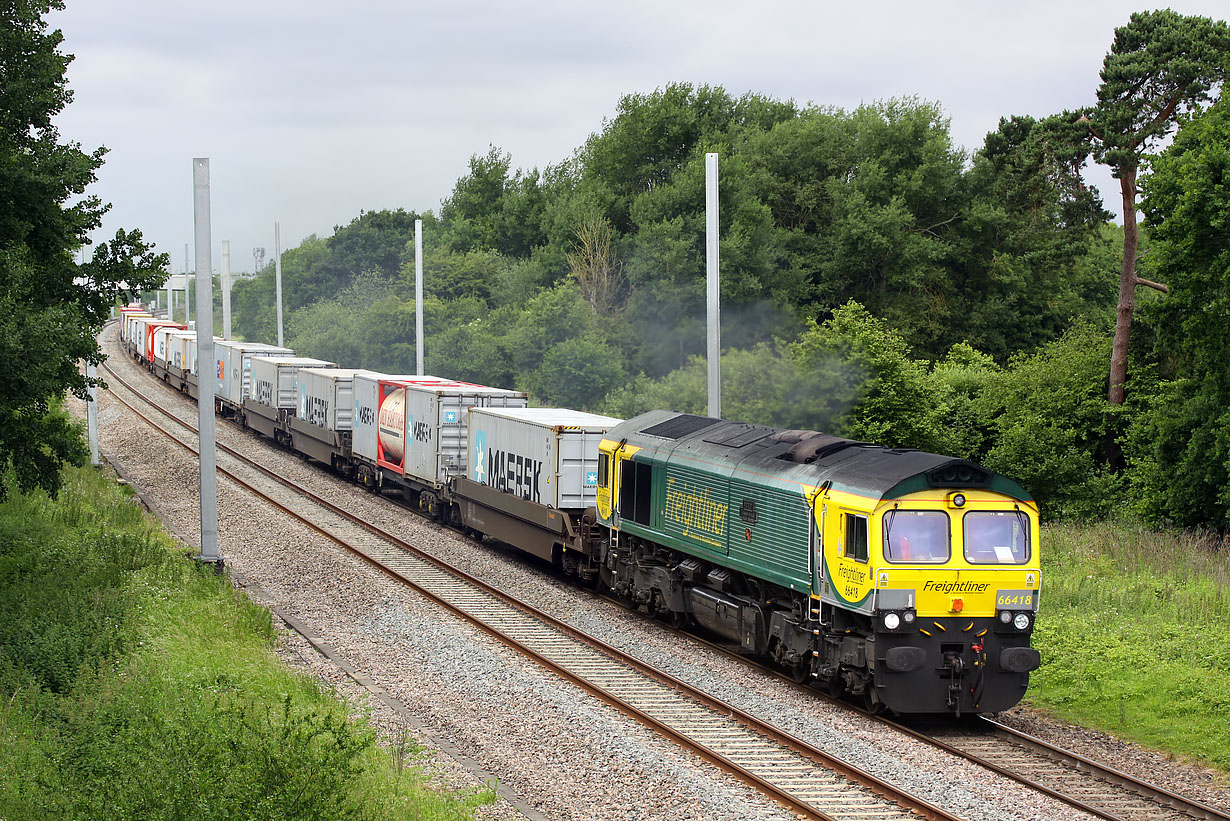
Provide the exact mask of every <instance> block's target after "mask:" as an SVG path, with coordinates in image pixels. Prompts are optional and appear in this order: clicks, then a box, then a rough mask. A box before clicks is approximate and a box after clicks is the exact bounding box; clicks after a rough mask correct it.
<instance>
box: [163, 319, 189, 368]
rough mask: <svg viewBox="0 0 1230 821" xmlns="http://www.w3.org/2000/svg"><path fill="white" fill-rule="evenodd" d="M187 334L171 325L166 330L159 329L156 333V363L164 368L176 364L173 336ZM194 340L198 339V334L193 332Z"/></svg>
mask: <svg viewBox="0 0 1230 821" xmlns="http://www.w3.org/2000/svg"><path fill="white" fill-rule="evenodd" d="M182 333H186V331H184V329H183V328H176V327H175V326H173V325H169V326H167V327H165V328H159V329H158V330H156V331H154V362H156V363H158V364H159V365H161V366H162V367H163V368H165V367H167V366H168V365H171V364H173V363H174V360H175V355H174V348H173V347H172V344H171V336H172V335H173V334H182ZM192 337H193V339H195V338H196V332H195V331H194V332H192Z"/></svg>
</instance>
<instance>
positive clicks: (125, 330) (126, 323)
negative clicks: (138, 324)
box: [120, 311, 154, 344]
mask: <svg viewBox="0 0 1230 821" xmlns="http://www.w3.org/2000/svg"><path fill="white" fill-rule="evenodd" d="M153 318H154V315H153V314H151V313H150V312H149V311H128V312H126V313H125V314H124V315H123V316H122V317H120V341H122V342H124V343H125V344H128V343H129V342H130V340H131V339H132V329H133V327H135V326H134V324H133V323H134V322H135V321H136V320H138V319H153Z"/></svg>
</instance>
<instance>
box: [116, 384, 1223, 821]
mask: <svg viewBox="0 0 1230 821" xmlns="http://www.w3.org/2000/svg"><path fill="white" fill-rule="evenodd" d="M110 373H111V374H112V375H113V376H114V377H115V378H116V380H117V381H120V382H121V383H122V384H124V385H125V386H126V388H127V389H128V390H129V391H131V392H132V393H134V394H135V395H137V396H142V394H141V392H140V391H139V390H137V389H136V388H134V387H132V386H131V385H128V383H126V382H125V381H124V380H123V379H122V378H121V377H120V376H119V375H118V374H115V373H114V371H110ZM117 398H118V397H117ZM142 398H143V399H144V397H143V396H142ZM121 401H123V400H121ZM144 401H149V400H144ZM125 404H128V403H125ZM150 404H151V405H153V406H154V407H156V408H157V409H158V410H159V411H160V412H162V413H164V414H166V415H167V416H169V417H170V418H172V419H174V420H175V421H176V422H177V424H180V425H183V426H185V427H186V428H188V429H192V430H194V428H193V426H192V424H191V423H190V422H186V421H184V420H183V419H180V418H179V417H177V416H175V415H174V414H172V413H170V412H169V411H166V410H164V409H162V408H160V407H158V406H157V405H156V404H154V403H152V402H151V403H150ZM130 407H131V405H130ZM134 410H135V409H134ZM140 415H142V416H143V417H144V414H140ZM146 418H147V417H146ZM167 435H168V436H171V438H176V437H174V436H173V435H172V434H170V433H169V432H168V433H167ZM181 444H182V443H181ZM219 450H220V451H224V452H228V453H229V454H230V455H231V456H232V457H234V458H237V459H242V460H245V461H247V460H246V457H243V456H241V455H240V454H238V453H237V452H235V451H232V450H230V449H229V448H226V447H225V446H223V445H221V444H219ZM253 464H254V463H253ZM253 469H255V470H260V471H264V472H265V474H268V476H266V479H270V478H271V477H272V476H273V475H274V474H273V472H272V471H267V470H265V469H264V468H261V467H259V466H256V467H255V468H253ZM277 481H281V480H280V479H279V480H277ZM254 492H257V493H260V492H261V491H257V490H254ZM295 492H302V493H308V494H311V491H306V490H302V491H295ZM321 501H322V502H323V500H321ZM273 503H274V504H277V505H278V506H279V507H282V508H283V509H284V510H287V507H284V506H283V505H282V504H280V503H279V502H277V501H276V500H275V501H273ZM291 504H292V505H295V506H297V507H299V508H301V507H302V504H301V503H296V502H295V501H294V500H292V501H291ZM324 504H326V505H328V503H327V502H326V503H324ZM288 512H290V513H291V515H297V514H295V513H294V512H293V511H290V510H288ZM332 513H333V515H335V516H340V517H345V516H346V515H347V514H346V513H345V512H344V511H341V510H340V509H335V510H333V511H332ZM347 521H349V522H350V526H361V527H368V526H366V525H357V524H356V523H355V522H356V520H355V519H354V518H353V517H351V518H349V519H347ZM309 524H311V523H309ZM311 526H313V527H315V529H317V530H318V531H319V532H322V533H323V534H324V535H326V536H327V537H328V538H330V539H333V540H334V541H339V539H338V538H337V536H335V535H334V533H333V532H328V531H326V530H324V529H322V528H320V527H317V526H316V525H311ZM368 530H369V531H370V530H372V528H370V527H368ZM373 535H374V536H375V539H376V541H377V542H384V544H385V548H384V549H386V550H387V548H388V545H390V544H391V545H393V550H394V552H393V554H392V555H388V556H386V558H384V559H381V558H380V557H379V555H378V554H377V552H376V551H375V549H372V550H371V551H370V552H369V553H367V554H362V555H364V557H365V558H366V559H367V560H368V561H370V562H372V563H373V564H375V565H377V566H380V567H381V569H383V570H384V571H385V572H386V573H390V574H391V575H394V576H397V577H398V578H400V579H402V580H403V581H405V582H406V583H408V584H410V585H411V586H413V587H416V588H418V589H420V590H421V591H422V592H423V593H424V594H425V595H428V596H429V597H430V598H433V599H435V600H436V601H437V602H439V603H440V604H441V605H442V606H445V607H446V608H448V609H450V610H453V611H454V612H457V613H458V614H459V615H461V616H462V617H464V618H467V620H469V621H471V622H473V623H475V624H478V625H479V626H480V627H482V629H484V630H487V631H488V632H491V633H492V634H493V635H496V636H497V637H498V638H500V640H501V641H504V642H505V643H506V644H509V645H510V646H514V647H516V648H517V649H518V650H521V651H522V652H524V653H526V654H527V655H530V656H532V657H534V658H535V659H536V660H538V661H539V663H541V664H543V665H544V666H547V667H548V668H550V669H552V670H555V671H556V672H557V673H558V674H559V675H561V676H563V677H565V678H567V679H569V680H571V681H573V682H574V683H576V684H578V686H581V687H582V688H583V689H586V690H588V691H590V692H591V693H593V694H594V695H596V696H598V697H599V698H603V699H604V700H606V701H607V702H608V703H611V704H613V705H614V706H616V707H617V708H618V709H620V710H621V711H623V712H625V713H627V714H629V715H632V716H634V717H635V718H637V720H639V721H641V722H642V723H644V724H647V725H648V726H651V727H653V728H654V729H656V730H658V731H659V732H660V733H662V734H663V735H665V736H667V737H670V738H672V739H674V740H675V741H676V742H677V743H680V744H681V745H683V746H684V747H686V748H688V749H691V750H693V751H694V752H696V753H697V754H698V755H700V756H702V757H703V758H706V759H707V760H709V761H711V762H713V763H715V764H717V765H718V766H721V767H723V768H724V769H727V770H728V771H730V772H732V773H734V774H736V775H737V776H738V777H740V778H741V779H743V780H744V781H745V782H747V783H750V784H752V785H754V786H755V787H756V788H757V789H761V790H762V791H763V792H765V793H766V794H768V795H771V796H773V797H774V798H776V799H777V800H779V801H780V802H781V803H783V804H784V805H786V806H788V807H790V808H791V809H794V810H795V811H797V812H800V813H801V814H803V815H808V816H810V817H838V818H839V817H851V818H871V817H918V816H922V817H941V818H942V817H950V816H947V815H944V814H943V813H942V811H941V810H938V809H937V808H935V807H933V806H931V805H929V804H925V803H924V804H923V805H922V806H920V807H918V808H914V809H910V810H908V811H907V814H906V815H905V816H897V815H891V814H889V815H880V814H878V813H879V812H881V810H880V809H878V806H879V805H878V804H877V803H876V801H871V802H870V803H869V804H867V805H860V806H859V807H858V808H857V809H856V810H855V812H854V814H852V815H843V814H841V813H836V814H831V815H830V814H827V810H826V809H825V808H823V801H824V799H825V797H826V796H833V795H837V794H840V793H841V792H842V791H843V790H848V789H850V788H851V785H852V784H860V785H861V788H862V789H863V790H865V791H870V792H869V795H872V796H877V797H879V799H880V800H881V801H892V800H894V799H892V798H891V795H890V794H889V793H885V792H882V790H883V789H884V787H885V786H886V785H883V784H882V783H881V784H880V785H879V787H877V786H875V784H874V782H875V781H876V779H874V778H873V777H872V776H870V775H868V774H866V773H862V772H861V771H858V770H854V769H853V768H852V772H851V773H850V774H846V775H844V776H843V777H845V778H846V779H847V780H846V782H845V783H844V784H843V783H842V781H841V780H840V779H838V780H836V781H832V780H826V779H822V778H819V777H818V773H819V770H817V769H816V768H818V767H819V768H823V767H824V766H837V767H838V768H839V769H840V766H841V765H840V762H825V761H824V754H823V753H822V752H821V751H819V750H816V749H814V748H810V747H808V745H806V744H805V743H804V742H801V741H798V740H797V739H791V738H789V737H785V739H784V740H783V739H782V738H775V736H776V735H778V731H776V730H775V729H773V728H762V729H759V730H757V729H755V719H754V718H753V717H751V716H745V715H743V714H740V713H739V712H738V711H737V710H735V709H734V708H732V707H730V706H729V705H726V704H724V703H722V702H720V701H717V700H715V699H710V698H709V697H708V696H705V695H704V694H693V695H691V696H687V695H682V701H681V700H680V699H681V694H684V693H685V692H686V690H687V689H688V688H687V685H685V684H683V682H679V681H676V680H674V679H671V678H670V677H669V676H666V675H665V674H662V673H659V672H657V671H653V670H652V669H649V668H647V666H646V665H644V664H643V663H642V662H639V661H637V660H636V659H635V658H631V657H626V656H624V657H623V663H624V664H625V665H626V666H625V668H623V669H615V670H613V671H611V672H604V668H603V667H602V666H601V665H600V664H599V665H597V666H595V665H596V662H595V661H594V659H593V657H592V656H589V655H577V654H575V646H574V644H573V643H575V642H579V643H581V644H582V645H585V646H587V647H589V648H590V651H591V652H596V653H598V654H600V655H601V656H603V657H604V658H605V659H608V660H609V659H611V658H618V657H620V656H623V654H622V653H621V652H620V651H617V650H614V649H613V648H610V647H607V646H606V645H603V644H602V643H601V642H599V641H597V640H595V639H592V638H590V637H588V636H585V635H583V634H579V631H577V630H575V629H574V628H572V627H570V626H568V625H564V624H562V623H559V622H555V620H554V619H552V618H551V617H550V616H548V615H546V614H544V613H537V614H536V615H533V616H531V617H530V620H529V622H525V623H522V624H520V625H519V626H518V624H517V621H516V620H515V619H514V618H513V617H512V616H511V615H510V612H509V611H507V610H505V611H489V610H488V609H487V608H489V607H490V606H491V604H490V601H489V600H488V599H484V598H481V597H480V598H478V599H474V598H472V597H467V596H466V595H465V591H464V586H463V587H462V588H457V589H450V588H449V587H448V586H447V584H445V583H444V582H439V581H438V586H436V587H432V586H431V584H426V586H420V585H419V584H418V583H417V582H416V581H415V580H414V577H415V574H416V573H418V574H421V573H422V572H423V568H418V569H416V570H415V573H410V576H409V577H407V576H406V575H403V572H402V571H403V570H404V569H405V570H407V572H409V570H408V569H407V568H403V567H402V566H401V565H399V564H398V562H399V561H405V559H404V555H405V553H406V551H413V550H414V548H413V547H411V546H410V545H407V544H405V543H404V542H401V541H400V540H398V539H396V537H394V536H392V534H385V533H384V532H383V531H382V532H380V533H378V534H372V533H370V532H369V533H368V534H367V536H368V538H371V537H372V536H373ZM339 543H341V542H340V541H339ZM346 547H347V549H350V550H355V546H352V545H349V544H347V545H346ZM420 561H423V562H429V561H434V560H429V559H427V558H421V559H420ZM437 570H439V571H440V572H443V573H445V574H446V575H448V573H449V571H447V570H441V569H440V568H437ZM457 572H458V573H460V571H457ZM460 575H462V576H464V574H460ZM472 581H473V582H474V583H476V584H477V585H479V587H480V588H485V587H486V585H484V584H483V583H482V582H479V581H478V580H472ZM467 583H469V582H467ZM487 595H488V596H494V597H496V600H504V601H503V604H504V605H505V606H507V607H509V608H511V609H512V611H515V612H520V613H521V614H522V615H524V614H525V613H526V611H527V610H529V611H532V610H533V608H531V607H530V606H528V605H524V604H521V603H517V602H515V600H514V601H507V599H508V598H509V597H505V596H504V594H502V593H500V592H499V591H494V590H489V591H487ZM621 604H622V603H621ZM535 612H536V611H535ZM551 622H555V625H554V626H553V628H551V629H553V630H555V631H556V632H555V633H554V634H553V633H551V632H550V630H548V631H547V632H546V633H545V634H544V633H542V632H541V631H542V629H543V625H544V624H549V623H551ZM504 625H507V626H508V629H507V630H502V629H501V628H502V626H504ZM493 628H494V629H493ZM520 631H524V632H520ZM686 635H689V636H690V637H691V638H692V640H696V641H700V642H701V643H703V644H706V645H708V646H710V647H711V648H714V649H718V650H720V651H721V652H724V653H726V654H727V655H729V656H732V657H735V658H738V659H739V660H740V661H742V662H744V663H751V664H753V666H757V667H760V668H761V669H762V670H763V671H765V672H768V673H770V674H772V675H775V676H777V677H779V678H780V679H782V680H783V682H786V683H788V684H790V685H793V686H805V685H795V683H794V682H793V681H792V680H791V679H789V677H787V676H784V675H782V674H781V673H780V672H778V671H776V670H773V669H772V668H768V667H764V666H763V665H759V664H757V663H756V662H755V661H753V660H750V659H748V658H747V657H746V656H743V655H741V654H739V653H735V652H732V651H730V650H729V649H728V648H725V647H723V646H722V645H720V644H714V643H712V642H708V641H705V640H703V639H700V638H697V637H695V636H694V635H692V634H686ZM560 636H567V637H568V638H569V639H570V640H571V642H572V643H570V642H569V641H562V640H561V638H560ZM602 663H603V664H605V663H608V662H606V661H604V662H602ZM645 676H648V677H649V678H650V679H652V680H653V681H655V682H656V684H652V685H651V684H647V683H646V680H645V679H644V678H642V677H645ZM661 688H666V690H662V689H661ZM807 689H808V690H809V692H810V693H811V694H812V695H813V696H815V697H820V698H825V699H828V698H829V697H828V696H827V694H825V693H822V692H820V691H817V690H816V689H815V688H807ZM666 691H670V697H669V698H664V697H663V695H662V694H663V693H664V692H666ZM829 700H832V699H829ZM838 703H841V704H842V705H843V706H845V707H847V708H849V709H856V708H854V707H851V706H850V705H848V704H845V703H844V702H838ZM875 718H877V719H879V720H883V721H885V722H886V723H887V724H889V725H891V726H892V727H894V729H896V730H897V731H900V732H903V733H905V734H908V735H910V736H912V737H914V738H916V739H919V740H921V741H923V742H925V743H928V744H931V745H933V746H935V747H937V748H939V749H942V750H944V751H946V752H948V753H950V754H952V755H956V756H959V757H961V758H963V759H965V760H968V761H970V762H972V763H974V764H977V765H978V766H980V767H984V768H986V769H988V770H991V771H994V772H996V773H999V774H1001V775H1004V776H1006V777H1008V778H1011V779H1013V780H1015V781H1017V782H1019V783H1021V784H1024V785H1025V786H1027V787H1029V788H1031V789H1033V790H1036V791H1038V792H1041V793H1044V794H1046V795H1049V796H1052V797H1054V798H1057V799H1058V800H1061V801H1063V802H1065V803H1067V804H1069V805H1071V806H1073V807H1075V808H1077V809H1080V810H1082V811H1084V812H1087V813H1089V814H1091V815H1093V816H1095V817H1100V818H1105V819H1111V820H1112V821H1136V820H1137V819H1146V818H1147V819H1162V821H1185V820H1186V819H1192V818H1195V819H1225V820H1226V821H1230V814H1226V813H1224V812H1222V811H1221V810H1219V809H1216V808H1213V807H1209V806H1206V805H1203V804H1201V803H1199V802H1197V801H1194V800H1191V799H1187V798H1184V797H1182V796H1179V795H1176V794H1174V793H1172V792H1170V791H1167V790H1165V789H1163V788H1160V787H1157V786H1154V785H1151V784H1148V783H1147V782H1144V781H1141V780H1139V779H1136V778H1134V777H1133V776H1131V775H1128V774H1126V773H1123V772H1119V771H1117V770H1114V769H1113V768H1110V767H1106V766H1104V765H1100V764H1098V763H1096V762H1094V761H1091V760H1089V759H1087V758H1084V757H1082V756H1080V755H1079V754H1076V753H1073V752H1070V751H1066V750H1063V749H1061V748H1058V747H1055V746H1054V745H1050V744H1048V743H1046V742H1044V741H1041V740H1040V739H1036V738H1031V737H1029V736H1026V735H1025V734H1023V733H1019V732H1017V731H1015V730H1012V729H1011V728H1008V727H1005V726H1003V725H999V724H997V723H995V722H992V721H989V720H980V721H979V722H977V723H975V724H974V725H973V726H963V727H960V728H958V727H954V726H953V725H952V724H951V723H949V724H947V725H944V726H939V727H932V728H930V729H924V728H921V727H918V726H915V727H910V726H905V725H902V724H899V723H896V722H893V721H891V720H888V719H886V718H884V717H880V716H877V717H875ZM732 720H733V724H731V722H732ZM735 725H738V726H737V729H732V727H733V726H735ZM781 735H783V736H784V734H781ZM783 741H784V743H783ZM792 744H797V745H801V746H800V747H797V748H795V747H793V746H792ZM766 745H767V746H766ZM774 745H777V747H778V749H792V751H793V754H794V755H795V756H796V758H793V759H786V758H781V757H775V755H779V754H778V753H774V752H773V748H774ZM772 773H777V774H778V777H777V778H776V781H777V782H780V783H776V784H775V783H774V780H773V778H771V777H766V776H767V775H768V774H772ZM864 777H865V778H867V779H870V781H868V782H866V783H863V782H860V780H859V779H861V778H864ZM777 791H780V792H781V793H782V794H778V792H777ZM799 799H802V801H801V803H796V802H798V801H799ZM816 802H820V803H819V804H817V803H816ZM899 806H904V805H899ZM816 810H819V812H818V814H817V813H816V812H815V811H816ZM932 813H939V814H932Z"/></svg>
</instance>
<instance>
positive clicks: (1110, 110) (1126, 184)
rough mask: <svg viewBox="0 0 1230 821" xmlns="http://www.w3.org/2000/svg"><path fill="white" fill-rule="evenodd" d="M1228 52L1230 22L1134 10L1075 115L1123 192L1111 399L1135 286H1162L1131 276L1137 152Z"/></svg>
mask: <svg viewBox="0 0 1230 821" xmlns="http://www.w3.org/2000/svg"><path fill="white" fill-rule="evenodd" d="M1227 52H1230V29H1228V28H1227V26H1226V24H1225V23H1224V22H1221V21H1218V22H1214V21H1212V20H1210V19H1209V18H1207V17H1194V16H1184V15H1181V14H1179V13H1177V12H1175V11H1171V10H1170V9H1162V10H1160V11H1152V12H1148V11H1145V12H1137V13H1135V14H1133V15H1132V16H1131V18H1130V19H1129V21H1128V24H1127V25H1126V26H1122V27H1120V28H1117V29H1115V40H1114V43H1113V45H1112V46H1111V50H1110V53H1109V54H1107V55H1106V59H1105V60H1104V61H1103V63H1102V72H1101V78H1102V85H1101V86H1099V88H1098V104H1097V106H1096V107H1095V108H1094V109H1093V111H1092V112H1091V113H1090V114H1089V115H1088V116H1087V117H1083V118H1082V120H1081V121H1084V122H1087V123H1088V127H1089V132H1090V134H1091V135H1092V137H1093V138H1094V158H1095V159H1096V160H1097V161H1098V162H1100V163H1103V164H1104V165H1107V166H1109V167H1110V169H1111V171H1112V173H1113V174H1114V176H1115V177H1116V178H1117V179H1118V180H1119V190H1120V192H1121V194H1122V197H1123V237H1124V242H1123V264H1122V267H1121V268H1120V273H1119V301H1118V308H1117V314H1116V319H1115V339H1114V344H1113V346H1112V348H1111V357H1110V384H1109V387H1108V390H1107V398H1108V399H1109V401H1110V402H1111V403H1113V404H1116V405H1121V404H1123V399H1124V385H1125V384H1126V382H1127V360H1128V343H1129V339H1130V335H1131V330H1132V315H1133V313H1134V311H1135V305H1136V287H1137V286H1138V285H1146V286H1149V287H1153V288H1156V289H1158V290H1162V291H1165V286H1162V285H1160V284H1159V283H1156V282H1151V281H1148V280H1144V279H1141V278H1140V277H1138V276H1137V275H1136V263H1137V243H1138V229H1137V225H1136V196H1137V175H1138V172H1139V170H1140V163H1141V159H1142V157H1143V156H1144V154H1146V153H1148V152H1149V151H1150V150H1151V149H1153V148H1154V147H1155V146H1156V145H1157V143H1158V141H1159V140H1161V139H1162V138H1163V137H1165V136H1166V135H1167V134H1169V133H1170V131H1171V130H1172V129H1173V128H1174V127H1175V125H1176V123H1177V122H1178V121H1179V119H1180V117H1182V116H1183V115H1184V114H1186V113H1189V112H1191V111H1194V110H1198V109H1199V108H1200V106H1201V105H1202V104H1203V103H1206V102H1208V101H1209V99H1210V91H1211V90H1212V89H1213V88H1215V87H1218V86H1219V85H1220V84H1221V82H1222V81H1223V80H1224V79H1225V75H1226V54H1227Z"/></svg>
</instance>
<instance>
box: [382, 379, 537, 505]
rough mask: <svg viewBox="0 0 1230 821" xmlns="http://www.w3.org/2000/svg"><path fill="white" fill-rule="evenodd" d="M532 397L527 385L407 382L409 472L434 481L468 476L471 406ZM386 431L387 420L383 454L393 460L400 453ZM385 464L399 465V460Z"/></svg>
mask: <svg viewBox="0 0 1230 821" xmlns="http://www.w3.org/2000/svg"><path fill="white" fill-rule="evenodd" d="M386 402H387V400H386ZM528 403H529V402H528V398H527V397H526V394H525V393H523V392H522V391H513V390H506V389H504V388H491V387H487V386H486V385H472V384H468V383H465V382H456V383H453V384H442V385H415V384H408V385H406V389H405V413H404V428H403V430H402V436H401V437H400V439H401V442H404V443H406V447H405V450H406V453H405V455H404V458H403V459H401V460H400V461H401V465H402V468H403V471H404V473H405V475H406V476H411V477H414V478H416V479H418V480H419V481H421V482H424V483H425V484H429V485H443V484H444V483H445V482H447V481H448V480H449V477H451V476H465V475H466V465H467V463H468V458H467V457H468V456H469V453H470V443H469V436H468V433H467V431H468V424H469V418H470V410H471V409H472V408H524V407H525V406H526V405H527V404H528ZM382 410H383V408H382ZM381 421H382V423H383V422H384V421H385V420H384V419H382V420H381ZM386 432H387V431H386V425H384V424H382V425H381V428H380V435H381V444H382V446H383V450H384V459H385V460H386V461H388V462H391V461H392V460H393V457H394V456H396V455H397V454H396V453H395V452H390V451H391V449H390V446H389V441H388V440H386V439H385V438H384V437H385V435H386ZM382 464H383V463H382ZM386 466H388V467H393V468H394V469H396V467H397V466H396V465H395V464H389V465H386Z"/></svg>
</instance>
